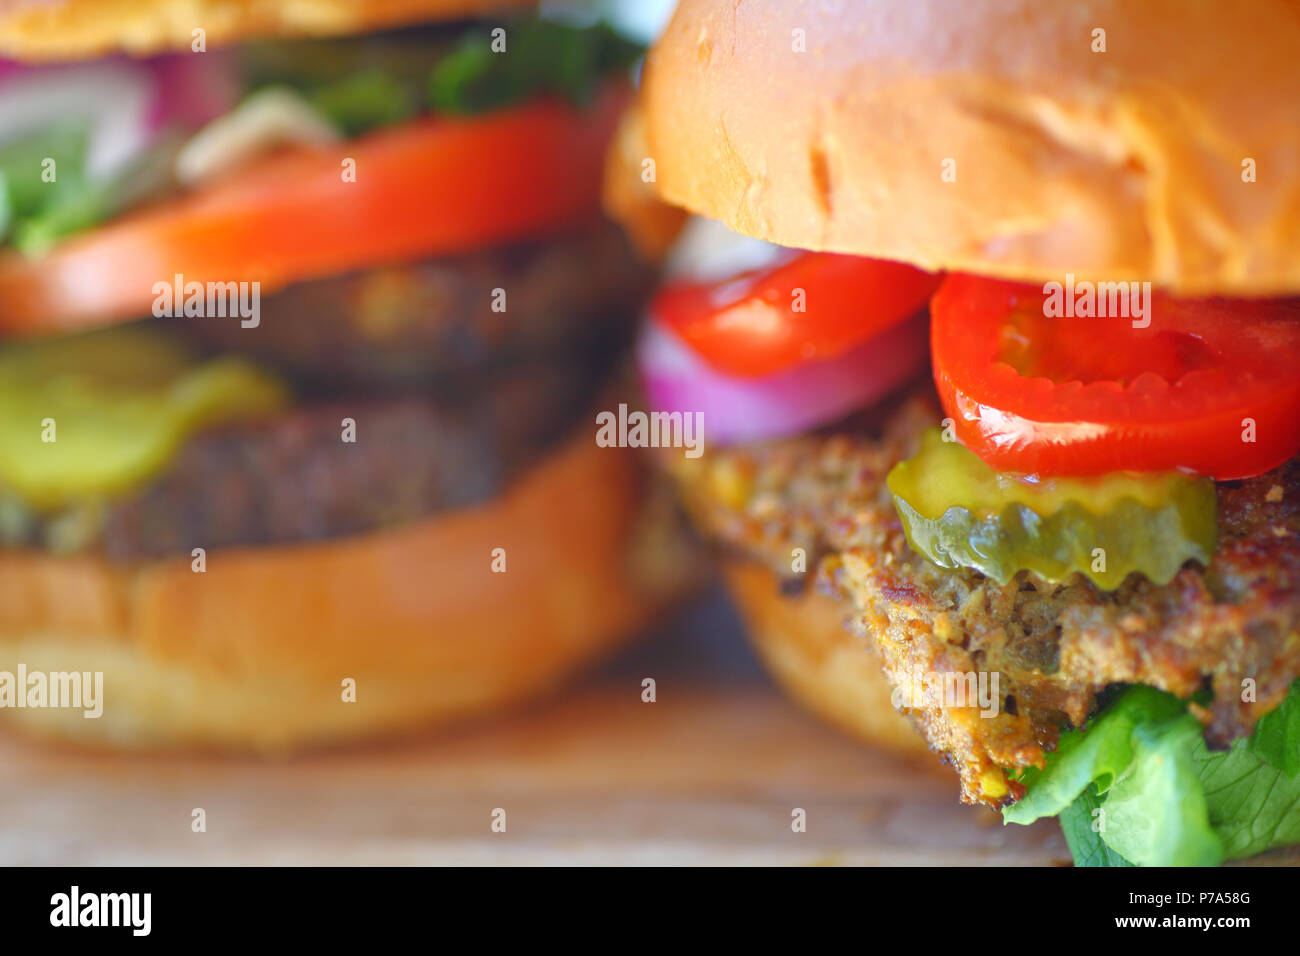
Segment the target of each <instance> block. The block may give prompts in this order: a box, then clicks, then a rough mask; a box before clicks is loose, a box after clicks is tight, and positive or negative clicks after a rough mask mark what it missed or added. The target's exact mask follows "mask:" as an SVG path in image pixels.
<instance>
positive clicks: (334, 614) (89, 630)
mask: <svg viewBox="0 0 1300 956" xmlns="http://www.w3.org/2000/svg"><path fill="white" fill-rule="evenodd" d="M527 6H529V5H527V4H519V3H514V4H502V3H485V2H473V0H403V2H382V3H381V2H366V3H339V2H334V0H308V2H303V3H293V4H269V3H252V2H247V3H245V2H239V3H236V2H226V0H211V2H202V3H192V2H185V3H180V2H171V0H148V2H141V3H119V2H109V0H102V2H101V0H66V2H55V3H50V2H39V3H37V2H32V3H27V2H20V3H12V4H7V5H6V6H5V8H4V10H3V11H2V12H0V55H2V56H3V57H5V58H6V59H5V61H4V63H3V65H2V66H0V710H3V717H4V719H6V720H8V721H10V722H11V723H14V722H16V723H19V724H21V725H23V726H24V727H26V728H27V729H30V730H31V731H33V732H34V733H37V734H42V735H45V736H48V737H55V738H61V739H64V740H69V741H72V742H74V743H78V744H86V745H103V746H112V747H168V746H192V747H211V748H217V749H225V750H237V751H260V752H279V751H284V750H287V749H291V748H301V747H311V746H320V745H326V744H333V743H337V742H340V741H345V740H349V739H354V738H359V737H363V736H370V735H375V734H380V733H396V732H405V731H414V730H417V729H420V728H425V727H430V726H433V725H436V724H439V723H442V722H445V721H448V720H451V719H454V718H460V717H464V716H467V715H471V714H476V713H481V712H485V711H489V710H493V709H496V708H501V707H504V706H506V705H509V704H511V703H514V702H516V701H520V700H523V699H525V698H528V697H530V696H533V695H536V694H539V693H541V692H543V691H545V690H547V689H549V688H552V687H554V686H555V685H557V684H558V683H559V682H560V681H562V680H563V679H564V678H565V677H566V676H568V675H570V674H572V673H573V672H575V671H576V670H578V669H579V668H581V667H582V666H584V665H586V664H588V663H589V662H591V661H594V660H595V659H596V658H598V657H599V656H601V655H602V654H603V653H605V652H607V651H608V650H610V649H611V648H613V647H615V646H616V645H617V644H619V643H620V642H621V641H623V640H625V639H626V638H627V637H628V636H629V635H630V634H631V633H633V632H635V631H637V630H638V629H639V628H641V627H642V626H643V625H644V624H645V623H646V622H648V621H650V620H651V619H652V618H653V617H654V616H655V615H656V613H657V612H658V611H659V610H660V609H661V608H662V607H663V606H664V605H665V602H667V601H668V600H670V599H671V598H672V597H673V596H674V595H675V594H677V593H678V592H679V591H680V589H681V588H682V587H683V586H684V584H685V583H686V580H685V578H686V577H687V576H688V575H689V572H690V565H689V562H688V561H686V560H685V559H683V556H682V555H683V553H682V552H681V551H680V550H679V545H678V543H677V539H676V538H675V537H674V536H673V533H672V529H671V526H670V524H668V523H666V522H665V521H663V520H661V519H660V517H659V515H658V512H656V508H657V507H661V505H657V504H656V500H657V499H656V497H655V495H654V494H653V492H652V488H651V486H650V484H648V482H647V481H646V479H645V477H644V476H643V474H642V472H641V470H640V469H639V468H638V462H637V460H636V458H635V457H634V455H635V453H634V452H630V451H628V450H625V449H621V448H602V447H600V446H598V445H597V444H596V443H595V441H594V440H593V437H592V433H593V431H594V428H593V427H592V426H591V424H590V420H591V415H592V413H593V412H594V411H595V410H596V409H598V408H603V407H605V406H607V405H608V404H609V403H610V402H611V401H613V398H612V397H611V393H610V392H609V389H610V388H611V387H616V386H613V385H612V382H613V380H614V379H616V378H617V375H616V374H614V375H611V369H616V368H617V367H618V365H619V362H620V355H622V354H623V352H624V349H625V347H626V346H627V345H629V344H630V342H631V340H632V336H633V334H634V331H635V322H636V316H637V313H638V312H639V308H640V301H641V297H642V296H643V295H644V294H645V293H646V292H647V291H648V290H649V288H650V284H651V282H652V273H653V270H652V268H651V266H650V265H649V264H648V263H647V262H646V261H644V260H642V259H640V258H639V257H638V256H636V255H635V254H634V253H633V251H632V250H631V248H630V247H629V245H628V244H627V242H626V241H625V240H624V239H623V237H622V236H621V234H620V233H619V231H618V230H617V228H616V227H615V226H613V225H612V224H611V223H610V222H609V221H608V220H607V219H605V218H604V217H603V214H602V213H601V211H600V169H601V164H602V162H603V155H604V151H605V146H606V143H607V141H608V139H609V136H610V134H611V132H612V131H613V129H614V124H615V121H616V118H617V116H618V114H619V111H620V108H621V107H622V105H623V104H624V102H625V101H626V99H627V98H628V96H629V89H630V86H629V81H628V79H629V78H628V68H629V66H630V65H631V64H632V63H633V62H634V61H635V60H636V59H637V58H639V56H640V53H641V51H640V49H639V47H638V46H637V45H636V44H634V43H631V42H629V41H628V40H626V39H625V38H623V37H622V36H620V35H619V34H617V33H616V32H614V31H613V30H612V29H611V28H610V27H609V26H607V25H605V24H602V23H600V22H577V21H574V20H571V19H570V20H555V19H544V18H542V17H540V16H539V15H538V14H536V13H535V12H534V11H530V10H528V9H524V8H525V7H527ZM502 7H507V8H510V9H505V10H503V9H502Z"/></svg>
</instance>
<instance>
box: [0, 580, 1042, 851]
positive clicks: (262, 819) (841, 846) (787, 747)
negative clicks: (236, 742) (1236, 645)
mask: <svg viewBox="0 0 1300 956" xmlns="http://www.w3.org/2000/svg"><path fill="white" fill-rule="evenodd" d="M671 630H672V631H673V633H672V634H670V635H669V636H667V637H666V638H664V639H662V640H660V641H658V642H656V643H652V644H647V645H646V646H645V647H643V648H642V649H640V650H639V651H638V652H635V653H633V654H632V655H630V656H629V657H625V658H624V659H623V660H622V661H621V662H618V663H616V664H614V665H612V666H610V667H608V668H606V669H604V670H603V671H601V672H599V673H597V674H594V675H591V676H590V677H589V678H588V679H586V680H585V681H584V682H581V683H580V684H579V686H578V687H576V688H571V689H570V692H569V693H567V694H566V695H564V696H561V697H558V698H555V699H553V700H550V701H547V702H543V703H539V704H536V705H534V706H532V707H530V708H527V709H525V710H522V711H520V712H517V713H515V714H512V715H508V716H502V717H499V718H495V719H492V720H489V721H484V722H480V723H477V724H474V725H472V726H466V727H461V728H459V729H457V730H455V731H452V732H447V733H443V734H441V735H438V736H434V737H429V738H426V739H418V740H411V741H406V742H402V743H392V744H388V745H385V746H381V747H376V746H370V747H364V748H353V749H349V750H346V751H342V752H331V753H320V754H314V755H308V756H302V757H298V758H295V759H292V760H289V761H283V762H264V761H258V760H246V759H232V758H220V757H213V756H174V755H173V756H166V755H153V756H128V755H112V754H88V753H80V752H76V751H72V750H66V749H53V748H50V747H48V746H39V745H36V744H33V743H30V742H27V741H24V740H21V739H16V738H13V737H12V736H4V737H0V765H3V767H4V772H3V774H2V775H0V863H2V864H8V865H12V864H91V865H94V864H438V863H442V864H448V863H450V864H568V863H578V864H584V863H587V864H589V863H600V864H624V863H640V864H748V863H756V864H768V863H770V864H778V863H782V864H784V863H793V864H857V863H866V864H900V863H901V864H939V865H953V864H989V865H1013V864H1040V865H1041V864H1050V863H1058V862H1064V861H1066V860H1068V852H1067V851H1066V848H1065V845H1064V842H1063V840H1062V839H1061V837H1060V833H1059V831H1058V829H1057V828H1056V826H1055V824H1053V823H1046V824H1043V825H1039V826H1033V827H1014V826H1012V827H1003V826H1002V825H1001V823H1000V820H999V818H998V817H997V815H996V814H994V813H993V812H992V811H988V810H984V809H977V808H972V807H965V806H962V805H960V804H959V803H958V802H957V785H956V780H955V779H954V778H953V776H952V775H951V773H950V772H948V771H944V770H942V769H941V768H938V767H937V766H930V765H929V764H928V763H922V764H912V763H908V762H906V761H903V760H898V759H894V758H891V757H889V756H887V755H883V754H879V753H874V752H872V751H870V750H867V749H865V748H863V747H861V746H859V745H857V744H856V743H854V742H852V741H849V740H848V739H846V738H844V737H842V736H841V735H839V734H838V733H836V732H835V731H832V730H829V729H827V728H826V727H824V726H823V725H821V724H819V723H818V722H817V721H815V720H814V719H813V718H811V717H809V716H807V715H805V714H804V713H803V712H801V711H800V710H798V709H797V708H796V707H795V706H794V705H792V704H790V703H789V702H787V701H786V700H785V699H784V698H782V697H781V696H780V695H779V694H778V693H777V692H776V690H775V689H774V688H773V687H772V686H771V685H770V684H768V683H767V682H766V680H765V678H763V677H762V675H761V674H760V673H758V671H757V669H756V667H755V665H754V664H753V663H752V660H751V659H750V658H749V656H748V653H747V651H746V650H745V649H744V648H743V644H741V643H740V641H739V638H738V637H737V636H736V630H735V625H734V621H733V620H732V619H731V618H730V617H729V613H728V612H727V611H726V610H725V608H722V607H721V606H720V605H718V604H716V603H714V604H712V605H705V606H704V607H703V608H702V609H701V608H697V609H696V611H695V613H693V614H689V615H686V616H685V617H684V618H682V619H680V620H679V621H676V622H674V624H673V625H672V628H671ZM643 676H653V677H655V679H656V682H657V698H658V699H657V701H656V702H655V703H644V702H642V700H641V678H642V677H643ZM200 807H201V808H203V810H204V811H205V813H206V826H207V829H206V832H203V833H195V832H193V831H192V829H191V821H192V811H193V810H194V809H195V808H200ZM497 808H501V809H503V810H504V811H505V821H506V830H505V832H504V833H494V832H493V831H492V820H493V811H494V810H495V809H497ZM796 808H801V809H802V810H804V811H805V813H806V820H807V829H806V832H803V833H795V832H793V831H792V828H791V821H792V813H793V811H794V810H795V809H796Z"/></svg>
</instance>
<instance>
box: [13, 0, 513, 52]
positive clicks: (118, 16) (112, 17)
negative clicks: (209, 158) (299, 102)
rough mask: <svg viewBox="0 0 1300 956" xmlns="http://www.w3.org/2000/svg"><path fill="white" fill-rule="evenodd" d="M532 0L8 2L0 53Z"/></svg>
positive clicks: (162, 41)
mask: <svg viewBox="0 0 1300 956" xmlns="http://www.w3.org/2000/svg"><path fill="white" fill-rule="evenodd" d="M529 6H536V0H12V2H8V3H5V4H4V5H3V6H0V55H3V56H6V57H10V58H13V59H19V60H70V59H82V58H86V57H93V56H101V55H103V54H106V53H114V52H119V51H120V52H126V53H132V54H136V55H142V54H147V53H158V52H162V51H166V50H182V49H183V50H188V49H190V45H191V43H192V42H193V38H194V30H196V29H198V28H202V29H203V31H204V33H205V39H206V42H207V43H208V44H211V45H212V46H218V45H221V44H225V43H231V42H234V41H238V40H247V39H260V38H267V37H280V36H332V35H339V34H351V33H364V32H367V31H371V30H380V29H384V28H386V27H395V26H400V25H403V24H407V23H414V22H417V21H437V20H453V19H457V18H460V17H471V16H478V15H481V14H496V13H501V12H502V11H503V10H509V9H510V8H512V7H515V8H518V7H529Z"/></svg>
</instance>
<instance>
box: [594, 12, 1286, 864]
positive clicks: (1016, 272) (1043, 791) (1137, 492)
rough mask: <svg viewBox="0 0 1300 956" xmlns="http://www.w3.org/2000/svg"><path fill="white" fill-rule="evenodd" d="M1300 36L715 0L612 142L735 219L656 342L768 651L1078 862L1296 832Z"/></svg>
mask: <svg viewBox="0 0 1300 956" xmlns="http://www.w3.org/2000/svg"><path fill="white" fill-rule="evenodd" d="M1298 62H1300V19H1297V16H1296V12H1295V9H1294V7H1293V6H1291V5H1290V4H1286V3H1281V2H1267V3H1260V4H1255V5H1252V7H1251V8H1250V10H1249V12H1246V11H1242V10H1238V9H1233V8H1231V7H1229V6H1226V5H1222V4H1212V3H1183V2H1173V0H1168V2H1165V0H1152V2H1148V3H1142V4H1128V3H1120V2H1116V0H1085V2H1081V3H1073V4H1068V5H1066V4H1060V5H1045V4H1036V3H1027V2H1023V0H974V2H969V3H963V4H949V3H941V2H935V0H913V2H906V3H904V2H894V0H878V2H863V3H856V4H845V3H831V2H798V0H771V2H766V3H752V4H735V3H732V2H723V0H683V2H682V3H681V4H680V6H679V7H678V9H677V11H676V13H675V15H674V17H673V19H672V21H671V23H670V25H669V26H668V28H667V29H666V31H665V33H664V35H663V36H662V37H661V39H660V40H659V41H658V42H657V44H656V45H655V47H654V49H653V50H652V51H651V53H650V54H649V56H648V59H647V64H646V68H645V75H644V81H643V87H642V91H641V95H640V100H639V105H638V108H637V112H636V113H635V114H634V116H632V117H631V118H630V119H629V120H628V121H627V122H626V124H625V125H624V127H623V128H622V130H621V132H620V138H619V145H618V147H617V148H616V150H615V151H614V153H613V154H612V158H611V161H610V168H609V171H608V179H607V187H606V191H607V203H608V205H609V206H610V208H612V209H615V210H616V211H617V212H618V213H619V215H620V216H622V217H623V218H625V219H626V220H627V221H628V222H629V223H631V224H633V226H634V227H637V228H641V225H640V224H643V223H644V224H645V228H647V229H648V230H650V231H651V232H653V230H654V228H655V226H656V223H657V221H658V219H659V218H662V217H661V215H658V214H655V213H654V210H655V208H656V207H655V202H656V201H663V202H666V203H667V204H670V205H672V206H674V207H680V208H682V209H685V210H687V211H689V212H691V213H694V214H696V215H698V216H700V217H704V218H705V219H708V220H716V221H718V222H720V223H721V224H723V226H725V229H726V230H727V231H728V233H729V234H730V235H731V237H732V238H731V239H729V240H725V241H722V242H718V241H717V235H716V232H717V231H718V230H719V229H721V228H723V226H718V225H716V224H714V225H713V226H705V227H698V226H694V225H693V226H692V227H691V232H690V234H689V235H688V245H687V247H685V248H679V253H678V258H679V259H681V260H682V262H683V263H684V269H683V270H682V271H681V272H680V273H679V274H678V275H677V276H676V278H674V279H673V280H672V281H671V282H670V283H669V284H667V285H665V287H664V288H663V289H662V291H661V292H660V293H659V295H658V296H657V297H656V298H655V299H654V301H653V302H652V304H651V307H650V316H649V322H648V327H647V328H646V329H645V332H644V334H643V338H642V340H641V343H640V346H639V360H640V364H641V367H642V371H643V376H644V379H645V385H646V389H647V392H648V395H649V398H650V400H651V402H652V404H653V405H654V408H655V410H656V412H657V413H659V414H662V415H665V416H669V417H671V416H674V415H682V416H688V415H699V416H701V418H700V421H701V424H702V428H703V435H704V445H705V447H706V449H707V450H706V451H705V453H704V454H703V455H701V456H699V457H697V458H694V459H691V458H688V457H687V456H685V455H682V454H672V453H668V454H665V455H664V461H665V463H666V465H667V468H668V470H669V471H670V472H671V473H672V474H673V476H674V478H675V480H676V484H677V485H678V487H679V488H680V492H681V495H682V497H683V500H684V501H685V502H686V505H687V508H688V510H689V512H690V513H691V515H692V517H693V518H694V520H695V523H696V524H697V525H698V526H699V527H700V528H701V529H702V530H703V531H704V533H705V534H706V535H707V536H708V537H709V538H710V539H711V540H712V541H713V542H714V543H715V544H716V546H717V548H718V550H719V552H720V554H721V555H722V560H723V564H724V567H725V571H726V575H727V577H728V579H729V581H730V584H731V587H732V590H733V592H734V594H735V597H736V600H737V602H738V604H739V606H740V608H741V609H742V612H743V614H744V616H745V617H746V619H747V621H748V625H749V629H750V631H751V632H752V636H753V640H754V642H755V643H756V645H757V647H758V650H759V651H760V653H761V656H762V657H763V658H764V659H765V660H766V662H767V664H768V665H769V666H770V668H771V670H772V671H773V672H774V674H775V675H776V676H777V678H779V679H780V681H782V682H783V683H784V684H785V685H786V686H787V687H788V688H789V689H790V690H791V692H792V693H793V694H794V695H795V696H796V697H797V698H799V699H800V700H802V701H803V702H804V703H805V704H807V705H808V706H809V707H810V708H812V709H814V710H816V711H819V712H821V713H822V714H824V715H825V716H827V717H828V718H830V719H831V720H833V721H835V722H836V723H838V724H840V725H841V726H844V727H846V728H849V729H851V730H853V731H854V732H856V733H858V734H859V735H860V736H861V737H863V738H866V739H868V740H870V741H873V742H875V743H876V744H879V745H882V746H885V747H890V748H894V749H898V750H904V751H915V750H917V749H918V745H920V746H927V747H928V748H929V749H930V750H931V751H934V752H935V753H937V754H939V755H940V756H941V758H942V759H943V760H944V761H945V762H946V763H948V764H950V765H951V766H952V767H953V768H954V769H955V770H956V772H957V775H958V777H959V779H960V786H961V798H962V800H964V801H965V802H967V803H973V804H986V805H989V806H992V807H997V808H1000V809H1001V812H1002V815H1003V818H1004V820H1005V821H1006V822H1008V823H1015V824H1025V823H1028V822H1030V821H1032V820H1036V819H1039V818H1043V817H1058V818H1059V820H1060V823H1061V826H1062V828H1063V831H1064V835H1065V838H1066V840H1067V842H1068V844H1069V846H1070V848H1071V851H1072V853H1073V855H1074V858H1075V861H1076V863H1078V864H1081V865H1129V864H1135V865H1182V864H1215V863H1218V862H1221V861H1224V860H1231V859H1237V858H1241V857H1246V856H1251V855H1254V854H1259V853H1262V852H1264V851H1267V850H1270V849H1273V848H1276V847H1281V846H1286V845H1292V844H1297V843H1300V683H1298V682H1297V678H1298V677H1300V461H1298V460H1297V458H1296V454H1297V450H1298V449H1300V377H1297V375H1296V374H1295V366H1296V361H1297V357H1300V300H1297V299H1296V298H1293V296H1295V295H1296V294H1297V293H1300V245H1297V242H1296V237H1297V235H1300V127H1297V126H1296V124H1295V123H1294V117H1293V111H1294V104H1295V103H1296V101H1297V100H1298V99H1300V70H1297V67H1296V64H1297V63H1298ZM710 230H712V233H713V235H711V236H710ZM742 237H743V238H742ZM701 249H704V250H706V251H705V252H701V251H700V250H701ZM842 623H846V624H847V625H848V627H847V628H845V627H842V626H841V624H842ZM909 725H910V726H909ZM913 728H915V730H919V732H920V734H919V736H918V735H917V734H916V733H914V730H913Z"/></svg>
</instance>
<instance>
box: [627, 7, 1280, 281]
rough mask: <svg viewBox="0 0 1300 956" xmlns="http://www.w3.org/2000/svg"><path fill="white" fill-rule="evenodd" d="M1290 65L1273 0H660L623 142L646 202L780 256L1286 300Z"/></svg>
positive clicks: (632, 171)
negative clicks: (659, 199) (636, 155)
mask: <svg viewBox="0 0 1300 956" xmlns="http://www.w3.org/2000/svg"><path fill="white" fill-rule="evenodd" d="M1098 29H1100V30H1104V31H1105V52H1094V51H1093V46H1094V44H1095V43H1096V42H1097V40H1096V38H1095V37H1094V32H1093V31H1094V30H1098ZM1298 62H1300V13H1298V12H1297V10H1296V7H1295V6H1294V4H1292V3H1289V2H1285V0H1260V2H1258V3H1253V4H1251V5H1249V7H1239V6H1234V5H1232V4H1226V3H1199V2H1198V3H1187V2H1184V0H1150V2H1146V3H1127V2H1123V0H1081V2H1076V3H1068V4H1065V3H1061V4H1043V3H1038V2H1032V0H969V2H965V3H959V4H954V3H948V2H943V0H885V2H861V3H849V2H843V0H836V2H831V0H823V2H802V0H769V2H766V3H752V4H737V3H734V2H733V0H682V2H681V3H680V5H679V6H678V8H677V11H676V13H675V15H674V17H673V19H672V21H671V23H670V25H669V27H668V29H667V31H666V32H665V34H664V36H663V37H662V38H661V39H660V41H659V42H658V44H657V45H656V46H655V48H654V50H653V51H652V52H651V54H650V56H649V59H648V62H647V67H646V71H645V80H644V95H643V104H642V108H643V111H644V135H645V141H646V146H647V150H648V152H647V156H648V157H650V158H653V159H654V160H655V163H656V166H657V169H656V178H657V183H658V188H659V190H660V193H661V195H662V196H663V197H664V198H666V199H667V200H668V201H670V202H672V203H675V204H677V205H681V206H684V207H685V208H687V209H689V210H690V211H692V212H696V213H700V214H702V215H705V216H708V217H710V218H714V219H721V220H722V221H724V222H725V223H726V224H727V225H728V226H730V227H731V228H732V229H733V230H735V231H737V232H740V233H744V234H746V235H752V236H758V237H760V238H763V239H768V240H770V241H772V242H776V243H779V244H781V245H785V246H794V247H799V248H807V249H816V250H831V251H836V252H844V253H853V254H858V255H865V256H875V257H880V258H885V259H895V260H903V261H906V262H911V263H915V264H917V265H920V266H922V267H925V268H929V269H933V270H940V269H944V270H962V271H970V272H975V273H979V274H983V275H989V276H997V277H1006V278H1014V279H1025V280H1037V281H1043V280H1046V279H1056V280H1063V279H1064V276H1065V274H1066V273H1067V272H1068V273H1073V274H1074V275H1075V276H1076V277H1077V278H1078V279H1080V280H1083V279H1088V280H1106V281H1128V280H1150V281H1152V282H1153V283H1155V284H1157V285H1160V286H1165V287H1169V288H1172V289H1175V290H1179V291H1183V292H1188V293H1222V294H1241V295H1255V294H1260V295H1262V294H1276V293H1287V292H1291V293H1294V292H1297V291H1300V243H1297V242H1296V241H1295V237H1296V236H1297V235H1300V123H1297V122H1296V121H1295V108H1296V104H1297V103H1300V69H1297V68H1296V64H1297V63H1298ZM948 160H951V161H952V165H951V167H949V168H950V170H951V172H952V173H955V180H954V181H950V182H949V181H945V179H944V177H943V173H944V172H945V162H946V161H948ZM1248 161H1252V162H1253V164H1254V170H1255V177H1256V179H1257V181H1255V182H1247V181H1244V178H1243V177H1244V175H1245V170H1244V169H1243V164H1244V163H1247V162H1248ZM622 175H626V176H636V175H639V170H638V169H636V168H630V169H625V170H624V171H623V173H622Z"/></svg>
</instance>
